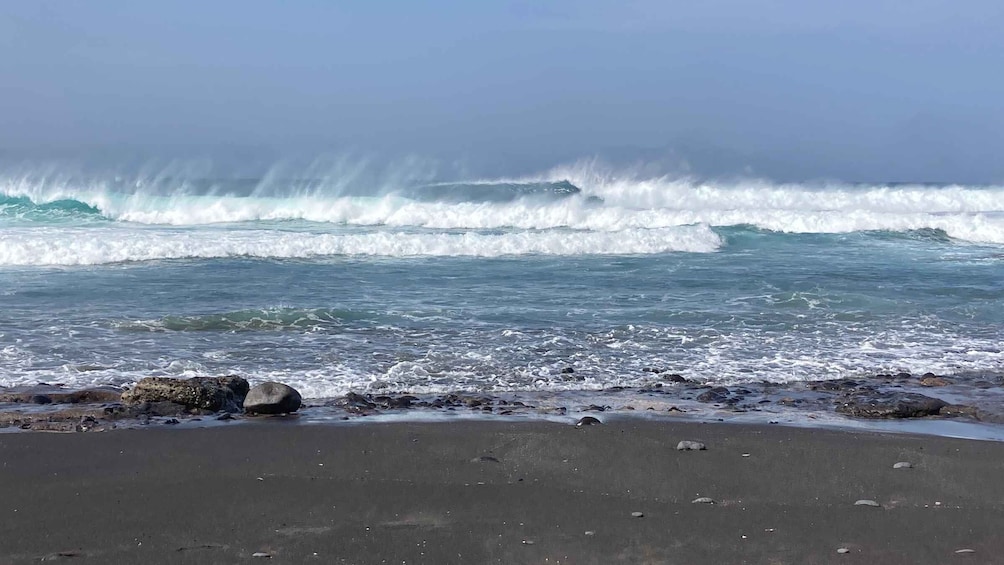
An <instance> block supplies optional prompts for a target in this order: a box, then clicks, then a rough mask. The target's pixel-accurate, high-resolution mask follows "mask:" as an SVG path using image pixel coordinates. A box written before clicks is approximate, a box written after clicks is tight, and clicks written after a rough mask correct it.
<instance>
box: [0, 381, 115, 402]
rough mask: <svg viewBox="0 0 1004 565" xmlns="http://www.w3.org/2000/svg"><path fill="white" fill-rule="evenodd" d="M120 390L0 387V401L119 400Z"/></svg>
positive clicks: (51, 386) (102, 387)
mask: <svg viewBox="0 0 1004 565" xmlns="http://www.w3.org/2000/svg"><path fill="white" fill-rule="evenodd" d="M121 397H122V391H121V390H120V389H117V388H115V387H111V386H100V387H92V388H85V389H76V390H74V389H67V388H63V387H61V386H53V385H47V384H38V385H32V386H27V387H12V388H3V389H0V402H13V403H30V404H81V403H103V402H119V401H120V400H121Z"/></svg>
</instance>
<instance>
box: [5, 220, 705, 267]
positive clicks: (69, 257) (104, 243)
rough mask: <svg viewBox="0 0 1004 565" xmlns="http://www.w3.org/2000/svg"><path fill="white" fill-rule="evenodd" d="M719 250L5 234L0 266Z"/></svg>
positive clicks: (525, 236)
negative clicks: (331, 257)
mask: <svg viewBox="0 0 1004 565" xmlns="http://www.w3.org/2000/svg"><path fill="white" fill-rule="evenodd" d="M721 245H722V240H721V238H720V237H719V236H718V235H717V234H716V233H715V232H713V231H712V230H711V229H710V228H709V227H707V226H704V225H697V226H678V227H672V228H665V229H631V230H624V231H620V232H613V233H611V232H581V231H571V230H549V231H518V232H509V233H500V234H488V233H478V232H465V233H442V232H432V233H416V232H396V231H375V232H369V233H298V232H286V231H273V230H233V229H213V228H209V229H206V228H203V229H185V230H167V229H150V228H147V229H133V230H130V229H123V228H118V227H104V228H63V229H53V228H10V229H6V230H3V231H0V265H101V264H108V263H121V262H130V261H152V260H159V259H186V258H224V257H258V258H316V257H325V256H355V255H370V256H386V257H454V256H467V257H500V256H508V255H528V254H539V255H589V254H625V255H632V254H652V253H667V252H693V253H709V252H713V251H715V250H717V249H718V248H719V246H721Z"/></svg>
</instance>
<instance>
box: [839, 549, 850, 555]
mask: <svg viewBox="0 0 1004 565" xmlns="http://www.w3.org/2000/svg"><path fill="white" fill-rule="evenodd" d="M850 552H851V550H849V549H847V548H846V547H841V548H838V549H837V553H839V554H841V555H842V554H844V553H850Z"/></svg>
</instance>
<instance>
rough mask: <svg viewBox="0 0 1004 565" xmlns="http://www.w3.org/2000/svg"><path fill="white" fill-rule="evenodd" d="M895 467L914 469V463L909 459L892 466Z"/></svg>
mask: <svg viewBox="0 0 1004 565" xmlns="http://www.w3.org/2000/svg"><path fill="white" fill-rule="evenodd" d="M892 468H893V469H913V463H910V462H909V461H900V462H899V463H895V464H893V466H892Z"/></svg>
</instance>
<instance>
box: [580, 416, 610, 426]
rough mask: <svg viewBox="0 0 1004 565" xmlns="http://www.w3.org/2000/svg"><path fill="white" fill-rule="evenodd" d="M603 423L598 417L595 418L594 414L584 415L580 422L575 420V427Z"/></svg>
mask: <svg viewBox="0 0 1004 565" xmlns="http://www.w3.org/2000/svg"><path fill="white" fill-rule="evenodd" d="M602 423H603V422H601V421H599V420H598V419H597V418H593V417H592V416H583V417H582V418H580V419H579V421H578V422H575V427H576V428H581V427H582V426H592V425H593V424H602Z"/></svg>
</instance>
